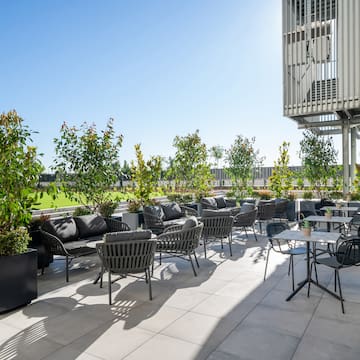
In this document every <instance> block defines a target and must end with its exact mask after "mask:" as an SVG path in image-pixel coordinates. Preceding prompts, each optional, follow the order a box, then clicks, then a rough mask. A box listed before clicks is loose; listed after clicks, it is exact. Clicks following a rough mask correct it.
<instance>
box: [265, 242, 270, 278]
mask: <svg viewBox="0 0 360 360" xmlns="http://www.w3.org/2000/svg"><path fill="white" fill-rule="evenodd" d="M270 250H271V248H269V249H268V252H267V255H266V264H265V272H264V281H265V279H266V271H267V267H268V262H269V255H270Z"/></svg>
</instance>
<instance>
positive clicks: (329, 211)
mask: <svg viewBox="0 0 360 360" xmlns="http://www.w3.org/2000/svg"><path fill="white" fill-rule="evenodd" d="M325 216H326V217H327V218H328V219H330V218H331V217H332V211H331V209H330V208H326V210H325Z"/></svg>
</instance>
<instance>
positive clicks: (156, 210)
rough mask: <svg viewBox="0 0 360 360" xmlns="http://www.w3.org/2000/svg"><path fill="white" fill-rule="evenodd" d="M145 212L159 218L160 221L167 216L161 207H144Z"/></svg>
mask: <svg viewBox="0 0 360 360" xmlns="http://www.w3.org/2000/svg"><path fill="white" fill-rule="evenodd" d="M144 211H146V212H148V213H149V214H151V215H153V216H156V217H158V218H159V219H160V220H162V219H163V218H164V216H165V214H164V211H163V209H162V207H161V206H160V205H148V206H144Z"/></svg>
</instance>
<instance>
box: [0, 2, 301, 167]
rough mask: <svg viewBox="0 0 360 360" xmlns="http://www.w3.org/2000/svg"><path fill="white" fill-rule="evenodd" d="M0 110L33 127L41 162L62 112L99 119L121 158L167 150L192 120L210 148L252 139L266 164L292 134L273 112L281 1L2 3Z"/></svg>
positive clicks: (294, 146) (48, 159)
mask: <svg viewBox="0 0 360 360" xmlns="http://www.w3.org/2000/svg"><path fill="white" fill-rule="evenodd" d="M0 6H1V8H0V43H1V50H2V51H1V53H2V54H1V62H0V63H1V66H0V81H1V86H0V111H1V112H7V111H9V110H11V109H16V110H17V112H18V113H19V114H20V116H22V117H23V118H24V119H25V122H26V124H28V125H29V126H30V128H31V129H33V130H36V131H38V132H39V134H37V135H34V136H33V139H34V141H35V144H36V145H37V146H38V149H39V151H40V152H43V153H44V154H45V155H44V157H43V158H42V161H43V163H44V165H46V166H47V167H48V166H49V165H51V163H52V159H53V158H54V144H53V138H54V137H58V136H59V129H60V126H61V124H62V123H63V121H66V122H67V123H68V124H70V125H80V124H81V123H83V122H84V121H87V122H88V123H95V124H96V126H97V128H98V129H99V130H101V129H103V128H104V127H105V124H106V122H107V120H108V119H109V117H113V118H114V119H115V128H116V131H117V132H118V133H121V134H123V135H124V143H123V147H122V150H121V155H120V161H121V162H123V160H131V159H133V158H134V154H135V152H134V145H135V144H136V143H141V146H142V150H143V152H144V154H145V157H149V156H150V155H161V156H164V157H168V156H173V155H174V152H175V149H174V148H173V146H172V142H173V139H174V137H175V136H176V135H180V136H185V135H187V134H188V133H193V132H194V131H195V130H196V129H199V131H200V136H201V138H202V140H203V141H204V142H205V143H206V144H207V145H208V146H209V147H210V146H213V145H221V146H223V147H225V148H229V147H230V145H231V144H232V143H233V141H234V139H235V137H236V135H239V134H241V135H244V136H246V137H253V136H255V138H256V143H255V146H256V148H258V149H259V150H260V155H262V156H265V157H266V159H265V165H272V164H273V161H274V160H275V159H276V158H277V156H278V147H279V145H280V144H281V143H282V142H283V141H284V140H288V141H290V143H291V145H290V150H291V155H290V162H291V164H292V165H297V164H299V162H300V161H299V159H298V156H297V151H298V143H299V141H300V139H301V138H302V133H301V131H300V130H298V129H297V127H296V124H295V123H294V122H293V121H291V120H289V119H286V118H284V117H283V116H282V62H281V1H280V0H252V1H247V0H112V1H110V0H103V1H100V0H96V1H95V0H71V1H70V0H42V1H40V0H31V1H28V0H16V1H10V0H0Z"/></svg>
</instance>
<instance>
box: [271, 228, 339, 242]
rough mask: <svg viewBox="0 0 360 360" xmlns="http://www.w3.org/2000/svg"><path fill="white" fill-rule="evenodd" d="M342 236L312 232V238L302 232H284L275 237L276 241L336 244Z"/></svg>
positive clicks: (325, 232) (333, 233)
mask: <svg viewBox="0 0 360 360" xmlns="http://www.w3.org/2000/svg"><path fill="white" fill-rule="evenodd" d="M340 236H341V234H340V233H335V232H327V231H312V232H311V234H310V236H307V235H304V233H303V231H302V230H284V231H282V232H281V233H279V234H276V235H274V236H273V239H276V240H295V241H306V242H317V243H328V244H335V243H336V241H337V240H339V238H340Z"/></svg>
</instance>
